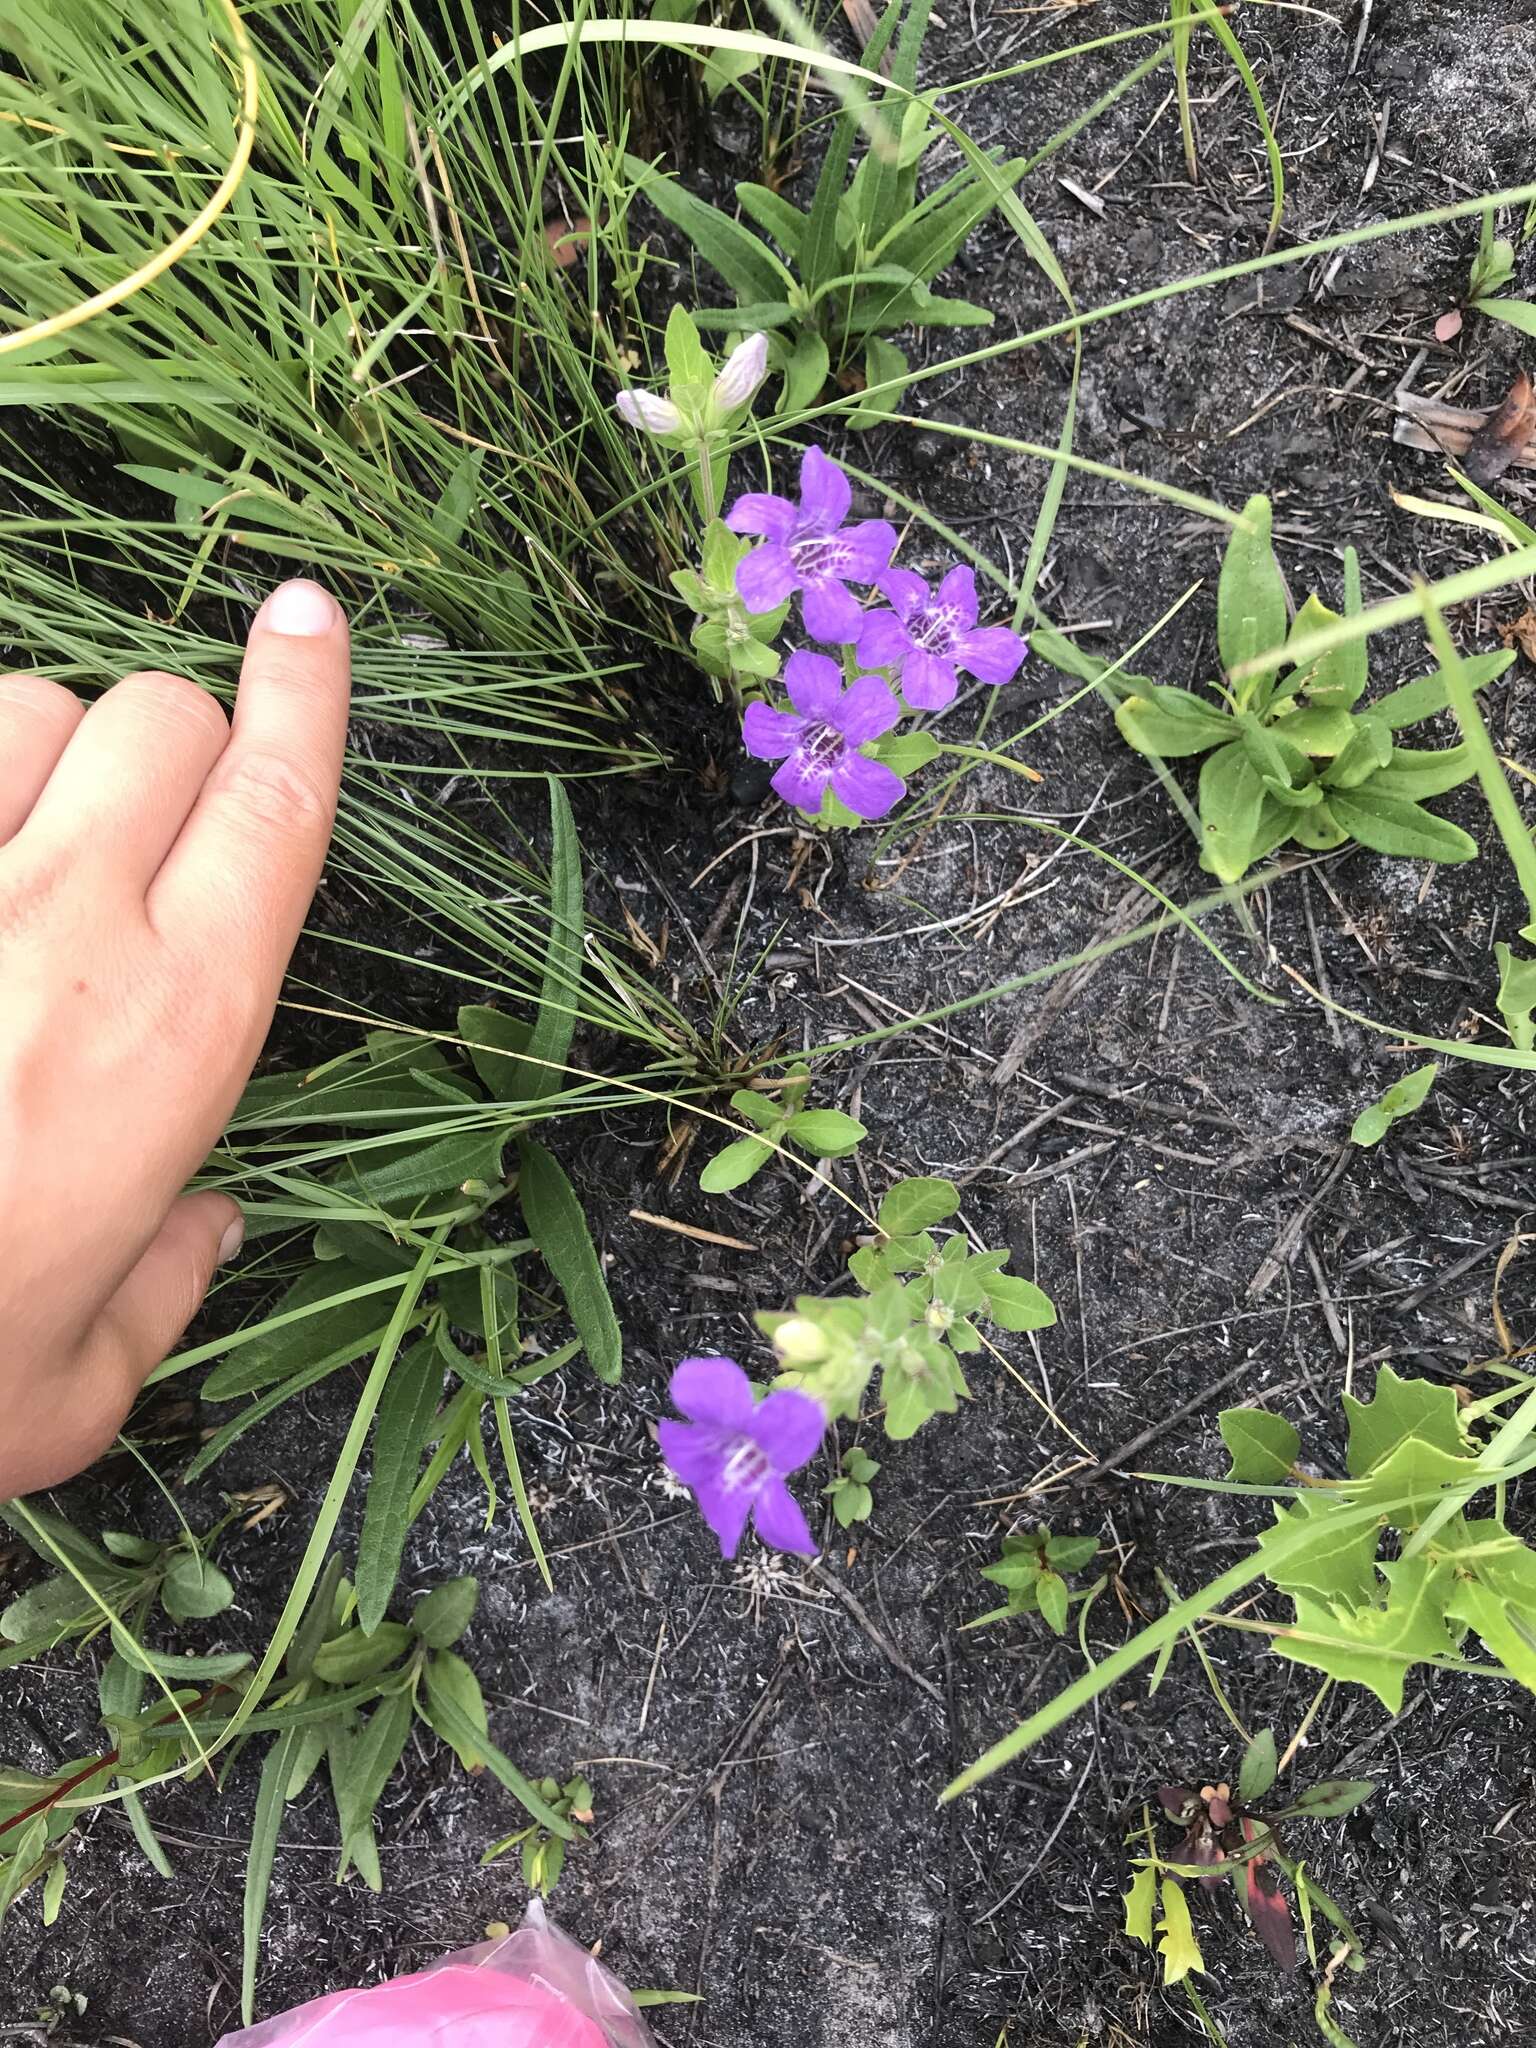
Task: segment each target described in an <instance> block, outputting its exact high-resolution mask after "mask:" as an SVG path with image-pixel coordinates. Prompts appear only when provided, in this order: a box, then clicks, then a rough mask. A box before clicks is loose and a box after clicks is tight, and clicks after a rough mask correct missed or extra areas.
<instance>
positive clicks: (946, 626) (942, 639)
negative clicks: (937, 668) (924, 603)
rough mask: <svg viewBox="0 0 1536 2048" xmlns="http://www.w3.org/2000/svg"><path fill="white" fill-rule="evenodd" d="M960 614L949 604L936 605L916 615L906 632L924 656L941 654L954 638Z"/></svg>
mask: <svg viewBox="0 0 1536 2048" xmlns="http://www.w3.org/2000/svg"><path fill="white" fill-rule="evenodd" d="M959 624H960V614H959V613H958V612H957V611H956V610H955V608H954V606H953V605H951V604H936V605H932V606H929V607H926V608H925V609H924V610H922V611H920V612H918V613H916V614H915V615H914V617H913V619H912V622H911V624H910V625H909V626H908V627H907V631H908V632H909V633H910V634H911V635H912V641H913V644H914V646H917V647H920V648H921V649H922V650H923V652H924V654H942V653H944V652H945V651H946V649H947V648H948V647H949V644H950V642H951V641H952V640H953V639H954V637H955V629H956V627H957V626H958V625H959Z"/></svg>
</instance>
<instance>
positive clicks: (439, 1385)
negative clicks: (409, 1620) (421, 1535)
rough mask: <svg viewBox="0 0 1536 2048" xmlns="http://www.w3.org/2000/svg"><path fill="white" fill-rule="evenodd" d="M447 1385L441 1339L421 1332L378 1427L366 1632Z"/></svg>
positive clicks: (389, 1387)
mask: <svg viewBox="0 0 1536 2048" xmlns="http://www.w3.org/2000/svg"><path fill="white" fill-rule="evenodd" d="M442 1391H443V1367H442V1361H441V1359H440V1358H439V1356H438V1350H437V1344H436V1341H435V1339H434V1338H432V1337H422V1338H420V1339H419V1340H418V1341H417V1342H416V1343H415V1344H413V1345H411V1347H410V1349H409V1350H407V1351H404V1352H402V1353H401V1354H400V1356H399V1357H398V1358H397V1359H396V1360H395V1362H394V1365H393V1367H392V1368H391V1371H390V1375H389V1378H388V1380H387V1382H386V1383H385V1387H384V1392H383V1395H382V1397H381V1398H380V1401H379V1412H378V1420H377V1421H376V1422H375V1424H374V1430H373V1477H372V1479H371V1480H370V1482H369V1486H368V1498H367V1502H366V1504H365V1505H364V1508H363V1529H362V1534H361V1536H360V1537H359V1538H358V1545H357V1613H358V1620H359V1622H360V1623H361V1625H362V1630H363V1633H364V1634H365V1635H372V1634H373V1632H374V1630H375V1629H376V1628H377V1627H378V1626H379V1624H380V1622H381V1621H383V1619H384V1611H385V1609H386V1608H387V1607H388V1605H389V1599H390V1595H391V1594H392V1593H393V1592H394V1590H395V1581H396V1579H398V1578H399V1576H400V1560H401V1558H402V1556H403V1555H404V1552H405V1534H406V1530H407V1529H408V1528H409V1527H410V1513H411V1495H412V1493H413V1492H414V1491H415V1487H416V1475H417V1474H418V1473H419V1472H420V1470H421V1460H422V1455H423V1453H424V1452H425V1450H426V1447H427V1437H428V1434H429V1432H430V1431H431V1428H432V1418H433V1417H434V1416H435V1415H436V1413H437V1404H438V1401H439V1399H440V1397H441V1395H442Z"/></svg>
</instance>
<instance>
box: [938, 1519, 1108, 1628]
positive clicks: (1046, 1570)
mask: <svg viewBox="0 0 1536 2048" xmlns="http://www.w3.org/2000/svg"><path fill="white" fill-rule="evenodd" d="M1098 1554H1099V1543H1098V1538H1097V1537H1096V1536H1053V1535H1052V1534H1051V1532H1050V1530H1049V1529H1048V1528H1047V1527H1046V1526H1045V1524H1044V1523H1043V1522H1042V1523H1041V1524H1040V1526H1039V1528H1038V1529H1032V1530H1030V1531H1029V1533H1028V1534H1026V1535H1023V1536H1005V1537H1004V1538H1003V1554H1002V1556H1001V1557H1000V1558H999V1559H998V1561H997V1563H996V1564H987V1565H983V1566H982V1568H981V1576H982V1577H983V1578H984V1579H990V1580H991V1581H992V1583H993V1585H995V1586H1001V1587H1002V1588H1003V1589H1004V1591H1005V1592H1006V1593H1007V1596H1008V1598H1007V1602H1006V1604H1005V1605H1004V1606H1002V1607H994V1608H993V1609H992V1610H991V1612H990V1613H987V1614H978V1615H977V1617H976V1619H975V1620H974V1621H970V1622H967V1623H966V1627H967V1628H985V1627H986V1625H987V1624H988V1623H989V1622H993V1621H1007V1620H1009V1619H1011V1617H1012V1616H1014V1615H1015V1614H1038V1615H1040V1616H1041V1617H1042V1618H1043V1619H1044V1621H1045V1622H1046V1624H1047V1625H1048V1626H1049V1627H1050V1628H1051V1629H1053V1630H1054V1631H1055V1633H1056V1634H1057V1635H1065V1633H1066V1628H1067V1616H1068V1614H1069V1613H1070V1611H1071V1608H1072V1603H1073V1602H1074V1601H1075V1600H1086V1599H1088V1598H1089V1597H1090V1592H1089V1591H1086V1590H1085V1591H1081V1592H1073V1591H1072V1589H1071V1588H1070V1587H1069V1586H1068V1584H1067V1579H1068V1577H1069V1575H1070V1574H1072V1573H1074V1572H1081V1571H1086V1570H1087V1568H1088V1566H1089V1565H1090V1564H1092V1562H1093V1560H1094V1559H1095V1558H1096V1557H1097V1556H1098ZM1101 1583H1102V1582H1101Z"/></svg>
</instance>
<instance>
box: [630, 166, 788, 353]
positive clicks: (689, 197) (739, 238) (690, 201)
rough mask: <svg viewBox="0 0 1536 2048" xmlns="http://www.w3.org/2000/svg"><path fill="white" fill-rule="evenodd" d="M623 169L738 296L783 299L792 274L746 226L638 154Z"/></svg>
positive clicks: (751, 298) (747, 299)
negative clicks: (695, 194)
mask: <svg viewBox="0 0 1536 2048" xmlns="http://www.w3.org/2000/svg"><path fill="white" fill-rule="evenodd" d="M624 169H625V171H626V172H627V174H628V175H629V177H630V178H631V179H632V180H633V181H634V183H635V184H636V185H638V186H639V188H640V190H641V191H642V192H643V193H644V194H645V196H646V198H647V199H648V200H649V201H650V202H651V204H652V206H654V207H655V209H656V211H657V212H658V213H659V214H661V215H662V216H663V217H664V218H665V219H667V220H669V221H671V223H672V225H673V226H674V227H675V228H680V229H681V230H682V232H683V233H684V234H685V235H686V236H687V237H688V239H689V241H690V242H692V244H693V246H694V247H695V249H697V250H698V252H699V254H700V255H701V256H702V257H703V258H704V261H705V262H706V263H708V264H709V265H710V266H711V268H712V269H715V270H717V271H719V273H720V275H721V276H722V277H723V278H724V279H725V281H726V283H727V284H728V285H729V286H730V288H731V290H732V291H733V292H735V294H736V296H737V297H738V298H739V299H742V300H745V301H748V302H751V301H754V300H774V299H783V298H785V297H787V295H788V292H789V289H790V287H791V286H792V285H793V284H794V278H793V277H792V276H791V274H790V272H789V271H788V270H787V269H786V267H785V266H784V264H782V263H781V262H780V261H779V259H778V257H777V256H775V255H774V253H773V251H772V250H771V249H770V248H769V247H768V244H767V243H766V242H761V241H759V240H758V238H757V236H756V235H754V234H753V233H752V231H751V229H750V228H744V227H743V226H742V225H741V223H740V221H737V220H732V218H731V216H730V215H729V214H728V213H722V212H721V210H720V208H719V207H717V206H710V205H709V204H708V203H707V202H706V201H705V200H702V199H697V198H695V197H694V195H693V193H691V192H690V191H689V190H688V189H687V188H686V186H684V185H681V184H679V183H678V181H677V180H676V179H675V178H667V177H663V176H662V174H661V173H660V171H658V170H657V169H656V168H655V166H654V165H652V164H648V163H646V162H645V161H644V160H643V159H642V158H640V157H636V156H626V157H625V159H624ZM695 317H697V316H695ZM700 324H701V325H702V322H701V323H700Z"/></svg>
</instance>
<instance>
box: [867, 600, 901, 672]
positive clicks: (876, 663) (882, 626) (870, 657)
mask: <svg viewBox="0 0 1536 2048" xmlns="http://www.w3.org/2000/svg"><path fill="white" fill-rule="evenodd" d="M911 649H912V635H911V634H910V633H909V632H908V631H907V629H906V627H905V626H904V625H903V624H902V623H901V620H900V619H899V618H898V617H897V616H896V614H895V612H869V613H867V614H866V615H865V619H864V626H863V630H862V631H861V632H860V634H859V666H860V667H861V668H894V667H895V666H896V664H897V662H899V661H901V660H902V659H903V658H904V657H905V656H906V655H907V654H909V653H910V652H911Z"/></svg>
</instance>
